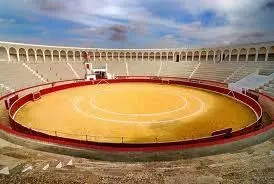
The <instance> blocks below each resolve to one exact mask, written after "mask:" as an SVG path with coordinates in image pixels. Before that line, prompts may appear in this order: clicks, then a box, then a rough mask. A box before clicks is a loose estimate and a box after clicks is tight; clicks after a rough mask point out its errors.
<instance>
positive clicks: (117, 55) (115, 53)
mask: <svg viewBox="0 0 274 184" xmlns="http://www.w3.org/2000/svg"><path fill="white" fill-rule="evenodd" d="M113 57H114V60H115V61H118V58H119V54H118V52H114V54H113Z"/></svg>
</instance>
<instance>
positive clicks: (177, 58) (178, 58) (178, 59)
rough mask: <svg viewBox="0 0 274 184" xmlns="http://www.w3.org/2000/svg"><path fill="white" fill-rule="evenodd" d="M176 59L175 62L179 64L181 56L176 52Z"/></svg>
mask: <svg viewBox="0 0 274 184" xmlns="http://www.w3.org/2000/svg"><path fill="white" fill-rule="evenodd" d="M174 57H175V58H174V59H175V62H179V61H180V54H179V52H175V53H174Z"/></svg>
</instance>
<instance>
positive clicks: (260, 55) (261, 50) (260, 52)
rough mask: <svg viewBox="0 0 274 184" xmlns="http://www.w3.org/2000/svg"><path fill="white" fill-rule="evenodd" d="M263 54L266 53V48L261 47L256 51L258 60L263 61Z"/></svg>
mask: <svg viewBox="0 0 274 184" xmlns="http://www.w3.org/2000/svg"><path fill="white" fill-rule="evenodd" d="M265 55H266V48H265V47H261V48H260V49H259V53H258V61H265Z"/></svg>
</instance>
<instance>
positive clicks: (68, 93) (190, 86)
mask: <svg viewBox="0 0 274 184" xmlns="http://www.w3.org/2000/svg"><path fill="white" fill-rule="evenodd" d="M9 95H11V94H9ZM8 99H9V100H7V99H6V100H5V102H6V106H9V105H10V107H9V108H8V109H9V116H10V120H9V123H10V126H11V128H8V127H5V126H3V125H1V130H4V132H6V133H3V132H2V133H1V134H2V137H5V138H6V139H7V140H9V141H11V142H14V143H17V144H21V145H24V146H27V147H30V148H33V149H38V150H43V151H49V152H57V153H61V154H69V155H74V156H81V157H92V158H98V159H106V160H112V161H117V160H118V161H119V160H121V161H127V160H129V161H146V160H171V159H178V158H182V157H199V156H205V155H212V154H219V153H224V152H228V151H231V150H237V149H240V148H243V147H247V146H250V145H253V144H257V143H259V142H262V141H264V140H267V139H268V138H269V137H271V136H272V134H273V131H272V127H273V123H272V124H270V125H267V126H265V125H263V123H262V115H263V111H262V107H261V104H264V108H268V109H270V110H271V109H272V108H273V105H272V103H273V102H272V101H273V99H272V98H271V97H268V96H265V95H261V94H259V95H258V94H256V93H250V94H248V95H247V94H241V93H238V92H235V91H230V90H229V89H227V88H226V87H223V86H222V85H218V83H216V82H210V81H204V80H194V79H186V78H172V77H147V76H146V77H141V76H139V77H138V76H132V77H130V76H120V77H117V78H115V79H98V80H91V81H85V80H72V81H62V82H55V83H48V84H42V85H38V86H34V87H29V88H26V89H22V90H19V91H17V92H14V93H12V95H11V97H10V98H8ZM259 102H260V103H259ZM261 102H263V103H261Z"/></svg>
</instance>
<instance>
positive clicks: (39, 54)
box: [36, 49, 44, 62]
mask: <svg viewBox="0 0 274 184" xmlns="http://www.w3.org/2000/svg"><path fill="white" fill-rule="evenodd" d="M36 56H37V61H38V62H43V61H44V57H43V51H42V50H41V49H38V50H36Z"/></svg>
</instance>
